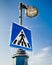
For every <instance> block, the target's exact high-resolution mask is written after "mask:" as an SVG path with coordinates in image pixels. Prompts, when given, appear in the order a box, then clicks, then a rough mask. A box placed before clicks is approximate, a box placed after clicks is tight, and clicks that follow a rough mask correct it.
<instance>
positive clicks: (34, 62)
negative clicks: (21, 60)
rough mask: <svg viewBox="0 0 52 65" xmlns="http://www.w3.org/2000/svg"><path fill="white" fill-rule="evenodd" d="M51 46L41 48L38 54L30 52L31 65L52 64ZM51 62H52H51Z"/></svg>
mask: <svg viewBox="0 0 52 65" xmlns="http://www.w3.org/2000/svg"><path fill="white" fill-rule="evenodd" d="M51 49H52V48H51V47H46V48H43V49H41V51H40V52H39V53H38V54H34V53H33V54H29V60H28V61H29V65H51V64H52V62H51V61H52V59H51V58H52V53H49V51H50V50H51ZM50 62H51V64H49V63H50Z"/></svg>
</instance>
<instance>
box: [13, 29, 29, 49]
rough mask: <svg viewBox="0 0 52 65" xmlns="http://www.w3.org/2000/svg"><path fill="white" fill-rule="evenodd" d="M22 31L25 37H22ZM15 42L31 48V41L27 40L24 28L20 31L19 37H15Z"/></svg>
mask: <svg viewBox="0 0 52 65" xmlns="http://www.w3.org/2000/svg"><path fill="white" fill-rule="evenodd" d="M22 33H23V37H24V38H23V39H22V37H21V35H22ZM13 44H14V45H17V46H22V47H26V48H30V44H29V42H28V40H27V37H26V35H25V33H24V31H23V29H22V30H21V31H20V33H19V34H18V35H17V37H16V38H15V39H14V41H13Z"/></svg>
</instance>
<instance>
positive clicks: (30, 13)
mask: <svg viewBox="0 0 52 65" xmlns="http://www.w3.org/2000/svg"><path fill="white" fill-rule="evenodd" d="M19 8H20V16H19V18H20V25H22V9H25V14H26V15H27V16H28V17H31V18H32V17H35V16H37V14H38V9H37V8H36V7H30V6H26V5H24V4H22V3H20V7H19Z"/></svg>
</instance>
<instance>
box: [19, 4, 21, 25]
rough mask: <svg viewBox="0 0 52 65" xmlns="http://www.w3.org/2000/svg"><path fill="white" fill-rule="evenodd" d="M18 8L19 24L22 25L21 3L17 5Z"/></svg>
mask: <svg viewBox="0 0 52 65" xmlns="http://www.w3.org/2000/svg"><path fill="white" fill-rule="evenodd" d="M19 8H20V9H19V10H20V12H19V14H20V16H19V19H20V21H19V22H20V25H22V3H20V5H19Z"/></svg>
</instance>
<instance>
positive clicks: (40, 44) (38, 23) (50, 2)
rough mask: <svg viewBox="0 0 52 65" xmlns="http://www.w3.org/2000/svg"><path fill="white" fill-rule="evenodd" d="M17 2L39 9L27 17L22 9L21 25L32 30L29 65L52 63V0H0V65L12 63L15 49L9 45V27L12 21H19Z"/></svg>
mask: <svg viewBox="0 0 52 65" xmlns="http://www.w3.org/2000/svg"><path fill="white" fill-rule="evenodd" d="M19 2H23V3H24V4H26V5H29V6H34V7H37V8H38V11H39V13H38V15H37V16H36V17H33V18H29V17H27V16H26V15H25V12H24V10H23V25H24V26H25V27H27V28H30V29H31V32H32V45H33V51H28V52H27V53H28V54H29V56H30V58H29V65H32V64H33V65H35V64H36V65H52V0H0V65H9V64H10V65H12V64H13V60H12V58H11V57H12V55H13V54H14V52H15V50H16V49H15V48H11V47H10V46H9V45H10V43H9V40H10V33H11V30H10V29H11V24H12V23H13V22H16V23H19V18H18V17H19V8H18V6H19ZM31 59H32V60H31ZM37 62H38V63H37Z"/></svg>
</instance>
